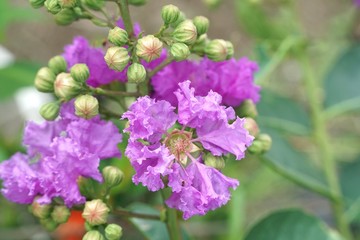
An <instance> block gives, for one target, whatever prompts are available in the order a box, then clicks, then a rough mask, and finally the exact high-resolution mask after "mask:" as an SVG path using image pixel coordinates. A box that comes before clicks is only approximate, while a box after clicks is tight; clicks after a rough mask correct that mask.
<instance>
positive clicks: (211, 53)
mask: <svg viewBox="0 0 360 240" xmlns="http://www.w3.org/2000/svg"><path fill="white" fill-rule="evenodd" d="M205 54H206V56H207V57H208V58H209V59H210V60H213V61H215V62H220V61H224V60H226V58H227V55H228V52H227V44H226V42H225V41H224V40H222V39H215V40H212V41H210V42H209V43H208V44H207V45H206V47H205Z"/></svg>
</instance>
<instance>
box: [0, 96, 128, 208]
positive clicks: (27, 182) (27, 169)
mask: <svg viewBox="0 0 360 240" xmlns="http://www.w3.org/2000/svg"><path fill="white" fill-rule="evenodd" d="M74 111H75V110H74V106H73V103H72V102H69V103H67V104H65V105H63V107H62V110H61V113H60V116H61V118H60V119H59V120H58V121H54V122H44V123H43V124H40V125H38V124H35V123H32V122H29V123H27V126H26V128H25V133H24V140H23V143H24V145H25V146H26V147H27V154H22V153H16V154H15V155H13V156H12V157H11V158H10V159H9V160H7V161H4V162H2V163H1V164H0V178H1V179H2V180H3V189H2V193H3V195H4V196H5V197H6V198H7V199H9V200H11V201H13V202H16V203H22V204H29V203H32V202H33V201H34V198H35V197H37V196H40V198H38V200H37V201H38V202H39V203H43V204H48V203H51V200H52V199H53V198H55V197H61V198H62V199H63V200H64V203H65V204H66V205H67V206H68V207H71V206H73V205H74V204H80V203H84V202H85V198H84V197H83V196H81V194H80V191H79V188H78V184H77V180H78V178H79V177H80V176H82V177H89V178H93V179H95V180H97V181H102V176H101V174H100V172H99V170H98V166H99V163H100V160H101V159H105V158H110V157H120V156H121V153H120V152H119V150H118V147H117V144H118V143H120V142H121V140H122V136H121V134H120V133H119V132H118V129H117V127H116V126H115V125H114V124H112V123H111V122H106V121H103V120H100V117H99V116H98V117H94V118H92V119H91V120H85V119H82V118H78V117H76V116H75V115H74Z"/></svg>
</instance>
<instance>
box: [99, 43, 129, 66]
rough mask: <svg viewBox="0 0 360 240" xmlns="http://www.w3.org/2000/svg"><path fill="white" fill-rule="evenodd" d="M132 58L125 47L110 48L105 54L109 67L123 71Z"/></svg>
mask: <svg viewBox="0 0 360 240" xmlns="http://www.w3.org/2000/svg"><path fill="white" fill-rule="evenodd" d="M129 60H130V57H129V54H128V50H127V49H126V48H123V47H111V48H108V50H107V52H106V54H105V61H106V63H107V65H108V66H109V68H111V69H113V70H116V71H119V72H121V71H122V70H124V68H125V67H126V66H127V65H128V63H129Z"/></svg>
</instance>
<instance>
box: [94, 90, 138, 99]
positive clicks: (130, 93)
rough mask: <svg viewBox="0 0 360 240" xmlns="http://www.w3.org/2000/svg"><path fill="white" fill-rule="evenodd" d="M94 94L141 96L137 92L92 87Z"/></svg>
mask: <svg viewBox="0 0 360 240" xmlns="http://www.w3.org/2000/svg"><path fill="white" fill-rule="evenodd" d="M93 92H94V93H95V94H99V95H105V96H120V97H139V96H141V95H140V93H138V92H123V91H113V90H105V89H102V88H95V89H93Z"/></svg>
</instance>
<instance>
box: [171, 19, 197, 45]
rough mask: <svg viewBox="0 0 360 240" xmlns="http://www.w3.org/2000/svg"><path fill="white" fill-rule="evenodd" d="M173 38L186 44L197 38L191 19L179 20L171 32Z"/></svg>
mask: <svg viewBox="0 0 360 240" xmlns="http://www.w3.org/2000/svg"><path fill="white" fill-rule="evenodd" d="M173 38H174V40H175V41H177V42H181V43H185V44H188V45H191V44H193V43H194V42H195V41H196V39H197V31H196V27H195V25H194V23H193V22H192V21H191V20H185V21H183V22H181V23H180V24H179V25H178V26H177V27H176V28H175V30H174V32H173Z"/></svg>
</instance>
